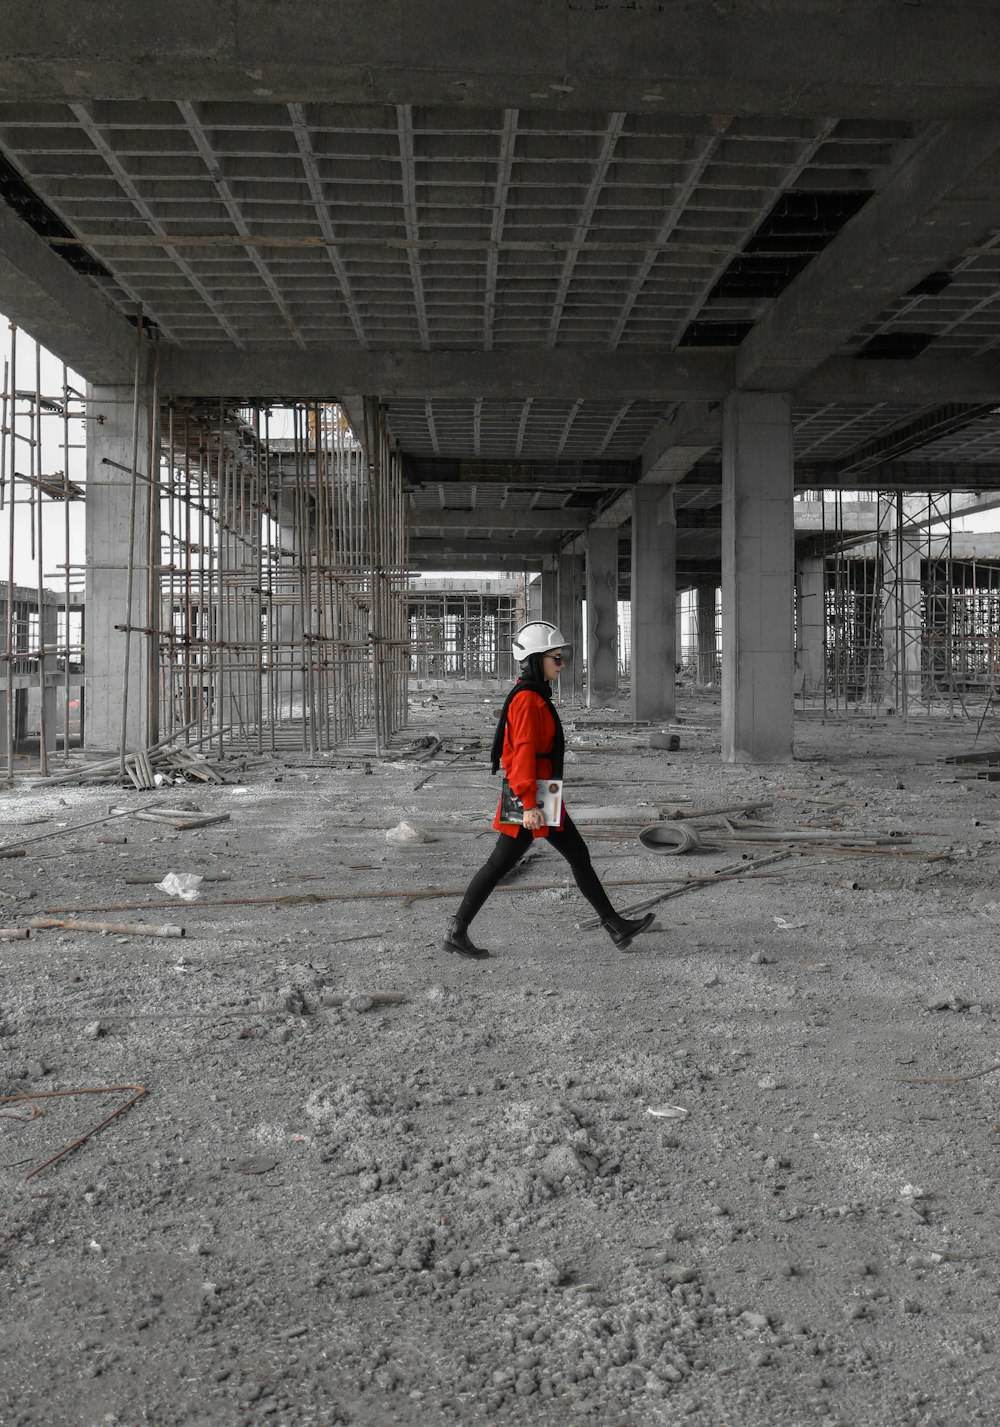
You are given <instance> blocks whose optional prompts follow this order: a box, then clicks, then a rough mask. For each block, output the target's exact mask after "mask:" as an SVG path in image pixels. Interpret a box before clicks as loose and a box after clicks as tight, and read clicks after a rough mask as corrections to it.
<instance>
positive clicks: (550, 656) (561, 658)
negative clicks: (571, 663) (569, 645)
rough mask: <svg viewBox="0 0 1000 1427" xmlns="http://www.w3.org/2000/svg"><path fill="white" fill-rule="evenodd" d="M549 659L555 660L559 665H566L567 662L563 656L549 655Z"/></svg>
mask: <svg viewBox="0 0 1000 1427" xmlns="http://www.w3.org/2000/svg"><path fill="white" fill-rule="evenodd" d="M549 658H550V659H553V660H554V661H555V662H556V663H557V664H565V663H566V660H565V658H564V657H563V655H562V654H550V655H549Z"/></svg>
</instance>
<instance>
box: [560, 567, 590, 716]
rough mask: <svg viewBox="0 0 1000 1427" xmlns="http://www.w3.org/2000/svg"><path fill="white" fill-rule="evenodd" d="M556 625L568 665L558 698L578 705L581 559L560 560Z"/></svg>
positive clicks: (581, 608)
mask: <svg viewBox="0 0 1000 1427" xmlns="http://www.w3.org/2000/svg"><path fill="white" fill-rule="evenodd" d="M558 569H559V582H558V583H559V602H558V616H559V617H558V619H557V620H556V623H557V624H558V625H559V628H560V629H561V630H562V632H563V634H564V635H565V636H566V638H567V639H568V640H569V642H570V646H571V648H570V655H569V663H568V664H566V665H565V666H564V669H563V673H562V675H561V676H560V679H559V696H560V698H561V699H572V700H573V701H574V702H577V701H578V700H579V699H580V698H581V696H582V693H583V556H582V555H560V556H559V566H558Z"/></svg>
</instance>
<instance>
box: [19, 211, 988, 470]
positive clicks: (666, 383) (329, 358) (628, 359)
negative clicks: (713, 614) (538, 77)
mask: <svg viewBox="0 0 1000 1427" xmlns="http://www.w3.org/2000/svg"><path fill="white" fill-rule="evenodd" d="M998 211H1000V210H998ZM0 245H2V237H0ZM48 256H49V257H52V256H53V255H52V254H51V253H49V254H48ZM53 261H55V262H58V261H59V260H58V259H55V258H53ZM62 266H65V264H62ZM70 275H71V276H73V274H70ZM2 296H3V294H2V293H0V299H2ZM0 310H2V309H0ZM748 340H749V339H748ZM57 350H58V349H57ZM740 350H742V349H740ZM160 371H161V388H162V390H163V391H164V392H165V393H166V394H168V395H172V396H175V397H177V398H178V399H180V398H183V397H195V398H203V397H219V396H223V397H232V398H235V399H239V400H247V401H250V400H260V401H277V400H289V401H294V400H307V399H316V400H320V401H333V400H337V401H340V402H341V403H342V404H345V405H348V406H351V407H352V408H353V407H354V406H355V405H356V402H357V399H358V398H357V396H356V393H358V392H374V393H378V395H380V396H381V397H382V398H383V400H392V399H395V398H400V399H404V398H411V399H414V398H419V399H426V400H437V399H442V398H449V397H450V398H464V399H473V400H474V399H476V398H479V397H485V398H487V399H491V398H508V399H513V400H522V399H523V400H526V401H527V400H529V399H542V400H545V399H548V400H571V401H576V400H579V399H580V398H583V399H585V400H595V401H607V400H620V401H623V402H625V401H662V402H663V403H664V406H666V405H668V404H669V403H670V402H671V401H675V402H683V403H685V404H690V405H691V406H692V408H693V409H694V411H695V412H698V411H700V410H704V409H706V408H708V407H710V406H711V405H712V404H714V403H717V402H721V400H722V399H723V398H724V397H725V396H726V395H727V393H728V392H729V391H731V390H732V389H733V385H734V380H735V378H734V355H733V353H732V352H728V351H719V350H712V351H705V350H687V349H685V350H682V351H678V352H672V353H671V352H661V353H650V352H641V353H635V352H625V351H621V352H594V351H588V350H586V349H582V348H560V349H557V350H555V351H551V352H546V351H542V350H540V349H538V348H510V347H508V348H502V349H499V350H496V351H492V352H484V351H481V350H478V351H476V350H469V351H465V350H451V351H435V352H418V351H412V350H409V351H407V350H399V349H396V350H394V351H385V350H379V351H367V352H365V351H359V350H358V349H356V348H335V347H334V348H318V349H310V350H309V351H308V352H299V351H295V350H293V349H291V348H290V347H286V348H282V347H276V346H275V345H273V344H270V345H268V346H260V347H247V348H244V349H243V350H242V351H236V350H235V349H234V348H232V347H216V346H214V345H204V346H190V347H187V348H185V349H183V350H182V349H180V348H177V347H171V346H167V347H165V348H164V350H163V353H162V356H161V363H160ZM792 389H793V391H794V395H795V399H796V401H798V402H800V403H802V404H804V405H817V406H818V405H822V404H823V403H825V402H830V401H836V402H842V403H844V404H850V405H865V404H872V405H873V404H875V403H876V402H882V401H891V402H897V403H900V404H907V403H908V404H912V405H914V406H920V405H926V404H930V403H935V404H936V403H941V402H952V401H954V402H990V401H998V402H1000V356H994V355H989V354H987V355H984V356H982V357H943V356H942V357H930V356H923V357H917V358H915V359H914V360H912V361H907V360H899V361H881V360H873V361H868V360H860V359H857V358H853V357H835V358H831V359H830V360H828V361H826V362H824V363H823V364H822V365H821V366H818V367H817V368H816V370H815V371H810V372H809V373H807V374H803V375H801V376H800V378H799V379H798V380H797V382H796V383H795V384H794V386H793V388H792ZM688 419H689V418H688V417H687V416H685V417H684V418H683V420H684V421H687V420H688ZM715 430H716V427H715V425H714V420H713V423H712V424H711V425H707V424H704V425H701V426H700V427H699V426H698V423H697V419H695V420H693V421H692V422H691V426H690V429H689V430H688V434H687V435H686V436H683V435H682V433H676V434H673V435H672V434H671V433H670V432H669V431H667V432H662V433H661V436H660V438H658V439H660V440H663V441H665V442H670V441H671V440H672V441H673V443H674V444H673V445H665V447H664V449H663V450H662V451H660V452H659V453H658V455H657V454H656V453H655V450H654V444H655V443H654V444H651V447H650V453H651V454H650V456H649V464H650V467H651V468H653V467H656V468H657V469H658V470H660V471H669V470H670V469H671V468H676V466H677V465H679V464H683V462H684V460H685V459H686V455H685V453H684V450H683V447H684V445H685V444H686V445H687V447H688V454H689V453H690V451H692V450H697V449H698V448H699V446H700V447H701V449H702V450H706V449H711V446H712V445H716V446H717V445H718V442H719V437H718V436H717V435H713V432H714V431H715ZM670 450H672V451H674V452H675V454H674V455H673V456H668V455H667V451H670ZM467 455H468V457H472V455H473V453H472V452H471V451H470V452H468V453H467ZM657 461H659V465H658V466H657ZM655 478H656V477H654V479H655Z"/></svg>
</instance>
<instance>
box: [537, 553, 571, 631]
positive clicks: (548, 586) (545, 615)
mask: <svg viewBox="0 0 1000 1427" xmlns="http://www.w3.org/2000/svg"><path fill="white" fill-rule="evenodd" d="M539 589H540V593H541V611H540V613H539V618H540V619H549V620H551V621H552V623H553V624H558V622H559V621H558V620H557V619H556V615H557V614H558V612H559V569H558V566H557V565H556V562H555V559H554V558H553V559H552V560H546V562H545V564H544V565H543V566H542V578H541V580H540V581H539ZM568 637H569V636H568V635H567V638H568Z"/></svg>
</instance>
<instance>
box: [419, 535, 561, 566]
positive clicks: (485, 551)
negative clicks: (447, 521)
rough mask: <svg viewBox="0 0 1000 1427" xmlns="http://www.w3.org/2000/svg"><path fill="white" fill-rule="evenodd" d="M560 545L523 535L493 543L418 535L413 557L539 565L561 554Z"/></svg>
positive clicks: (462, 538) (470, 538) (467, 538)
mask: <svg viewBox="0 0 1000 1427" xmlns="http://www.w3.org/2000/svg"><path fill="white" fill-rule="evenodd" d="M558 548H559V542H558V541H557V540H555V539H553V538H551V537H550V538H549V539H547V540H532V539H530V537H528V536H525V535H521V536H519V538H518V539H517V541H516V542H515V541H513V540H511V539H509V538H508V539H505V540H489V539H486V538H478V537H476V536H464V537H463V536H461V535H452V536H437V537H432V536H429V535H428V536H421V535H418V536H414V537H412V538H411V540H410V543H409V550H410V555H411V556H413V557H416V556H420V557H421V558H424V557H426V556H428V555H432V556H435V557H437V556H442V557H443V556H447V557H448V558H449V559H450V558H451V557H452V556H453V555H462V556H466V557H468V558H470V559H472V558H475V559H494V558H499V557H508V558H510V559H513V560H515V561H523V560H527V559H529V558H530V559H531V560H537V561H538V562H539V563H540V562H541V561H542V560H543V559H544V558H545V557H546V556H549V555H555V554H556V553H557V552H558Z"/></svg>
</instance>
